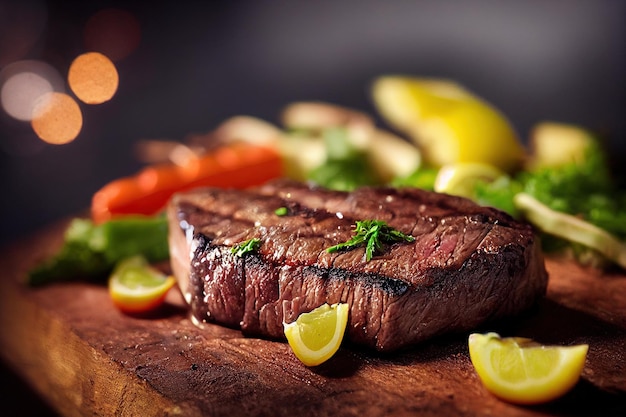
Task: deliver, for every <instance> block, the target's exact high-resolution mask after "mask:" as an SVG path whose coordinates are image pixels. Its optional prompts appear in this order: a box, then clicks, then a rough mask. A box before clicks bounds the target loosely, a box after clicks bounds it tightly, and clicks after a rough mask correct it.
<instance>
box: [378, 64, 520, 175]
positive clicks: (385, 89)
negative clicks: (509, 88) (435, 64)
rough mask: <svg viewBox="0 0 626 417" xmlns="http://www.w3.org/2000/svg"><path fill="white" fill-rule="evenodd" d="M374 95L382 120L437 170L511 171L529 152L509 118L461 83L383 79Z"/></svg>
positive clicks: (395, 78)
mask: <svg viewBox="0 0 626 417" xmlns="http://www.w3.org/2000/svg"><path fill="white" fill-rule="evenodd" d="M372 96H373V101H374V105H375V107H376V108H377V110H378V111H379V113H380V114H381V116H382V117H383V118H384V119H385V120H386V121H387V122H388V123H390V124H391V125H392V126H394V127H395V128H396V129H398V130H400V131H402V132H404V133H405V134H407V135H408V136H410V138H411V139H412V140H413V141H414V142H415V143H416V144H417V145H419V146H420V149H421V150H422V151H423V153H424V158H425V160H426V161H427V162H428V163H430V164H431V165H433V166H435V167H440V166H442V165H446V164H451V163H458V162H479V163H485V164H489V165H493V166H495V167H497V168H499V169H501V170H503V171H505V172H513V171H515V170H516V169H518V168H519V167H520V166H521V164H522V163H523V162H524V159H525V157H526V155H525V149H524V147H523V145H522V144H521V142H520V141H519V139H518V137H517V134H516V133H515V131H514V129H513V127H512V126H511V124H510V123H509V121H508V120H507V119H506V117H504V115H503V114H502V113H501V112H499V111H498V110H497V109H496V108H494V107H493V106H491V105H490V104H489V103H487V102H485V101H484V100H482V99H481V98H479V97H477V96H475V95H474V94H472V93H470V92H469V91H468V90H466V89H464V88H463V87H462V86H460V85H459V84H457V83H454V82H452V81H448V80H440V79H428V78H416V77H402V76H383V77H380V78H378V79H377V80H375V82H374V83H373V86H372Z"/></svg>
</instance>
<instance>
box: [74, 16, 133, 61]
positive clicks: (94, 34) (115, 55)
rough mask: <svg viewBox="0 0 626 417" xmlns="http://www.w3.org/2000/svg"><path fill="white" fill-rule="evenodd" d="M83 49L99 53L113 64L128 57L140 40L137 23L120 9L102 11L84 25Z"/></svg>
mask: <svg viewBox="0 0 626 417" xmlns="http://www.w3.org/2000/svg"><path fill="white" fill-rule="evenodd" d="M84 39H85V47H86V48H87V50H89V51H96V52H101V53H102V54H104V55H106V56H108V57H109V58H110V59H111V60H112V61H113V62H117V61H119V60H121V59H123V58H125V57H127V56H128V55H130V54H131V53H132V52H133V51H134V50H135V49H136V48H137V47H138V46H139V41H140V39H141V29H140V26H139V21H138V20H137V19H136V18H135V16H134V15H133V14H132V13H130V12H128V11H126V10H122V9H116V8H107V9H102V10H100V11H99V12H97V13H96V14H94V15H92V16H91V17H90V18H89V19H88V20H87V23H86V24H85V30H84Z"/></svg>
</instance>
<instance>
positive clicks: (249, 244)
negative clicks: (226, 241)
mask: <svg viewBox="0 0 626 417" xmlns="http://www.w3.org/2000/svg"><path fill="white" fill-rule="evenodd" d="M260 246H261V239H259V238H256V237H255V238H252V239H248V240H246V241H245V242H241V243H240V244H238V245H235V246H233V247H232V248H231V249H230V253H232V254H233V255H235V256H239V257H240V258H241V257H243V256H244V255H245V254H247V253H251V252H256V251H257V250H259V247H260Z"/></svg>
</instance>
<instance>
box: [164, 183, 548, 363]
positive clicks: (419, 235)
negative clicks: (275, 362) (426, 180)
mask: <svg viewBox="0 0 626 417" xmlns="http://www.w3.org/2000/svg"><path fill="white" fill-rule="evenodd" d="M279 207H286V208H287V215H286V216H277V215H276V214H275V213H274V211H275V210H276V209H277V208H279ZM168 216H169V219H170V225H171V233H170V249H171V253H172V268H173V270H174V273H175V275H176V276H177V278H178V280H179V283H180V285H181V290H183V293H184V294H185V296H186V299H187V301H189V303H190V309H191V312H192V314H193V315H194V317H195V318H196V319H197V320H198V321H215V322H218V323H222V324H224V325H228V326H232V327H240V328H241V329H242V331H243V332H244V333H245V334H248V335H260V336H265V337H271V338H283V337H284V336H283V325H282V323H283V321H286V322H290V321H293V320H295V318H296V317H297V316H298V315H299V314H300V313H302V312H306V311H310V310H312V309H313V308H315V307H318V306H319V305H321V304H323V303H325V302H328V303H331V304H332V303H336V302H347V303H349V304H350V318H349V324H348V328H347V338H348V339H349V340H351V341H352V342H355V343H359V344H363V345H367V346H370V347H373V348H375V349H378V350H381V351H390V350H395V349H399V348H402V347H405V346H407V345H411V344H415V343H418V342H420V341H423V340H425V339H427V338H430V337H432V336H435V335H438V334H441V333H445V332H453V331H464V330H469V329H471V328H474V327H476V326H478V325H479V324H481V323H483V322H485V321H487V320H492V319H495V318H500V317H504V316H509V315H512V314H517V313H519V312H520V311H522V310H524V309H526V308H529V307H530V306H531V305H532V304H533V303H534V301H535V300H536V299H537V298H538V297H540V296H542V295H543V294H544V293H545V290H546V284H547V274H546V271H545V268H544V265H543V258H542V255H541V251H540V248H539V244H538V242H537V241H536V240H535V238H534V235H533V231H532V229H531V227H530V226H529V225H527V224H524V223H519V222H516V221H515V220H514V219H513V218H512V217H510V216H508V215H507V214H506V213H503V212H500V211H498V210H495V209H492V208H486V207H480V206H478V205H476V204H474V203H473V202H471V201H469V200H466V199H463V198H458V197H452V196H447V195H443V194H435V193H430V192H426V191H423V190H418V189H387V188H362V189H358V190H356V191H354V192H352V193H344V192H338V191H330V190H325V189H321V188H315V187H313V188H311V187H308V186H306V185H304V184H300V183H295V182H291V181H275V182H271V183H268V184H266V185H264V186H262V187H259V188H256V189H252V190H248V191H241V190H220V189H205V190H195V191H191V192H187V193H182V194H178V195H176V196H175V197H174V198H173V199H172V201H171V203H170V206H169V208H168ZM365 219H376V220H384V221H386V222H387V223H388V224H389V225H390V226H391V227H394V228H396V229H397V230H400V231H401V232H403V233H407V234H411V235H412V236H414V237H415V238H416V239H415V241H414V242H412V243H393V244H390V245H388V246H387V247H386V249H385V251H384V252H383V253H382V254H381V255H377V256H375V257H374V258H373V259H372V260H371V261H369V262H365V259H364V249H363V248H358V249H355V250H350V251H339V252H336V253H328V252H327V251H326V249H327V248H328V247H330V246H333V245H335V244H337V243H340V242H344V241H346V240H348V239H349V238H350V237H351V236H352V232H353V225H354V223H355V221H356V220H365ZM250 238H259V239H260V240H261V242H262V244H261V246H260V248H259V250H258V251H257V252H256V253H252V254H248V255H245V256H244V257H242V258H240V257H236V256H234V255H232V254H231V253H230V248H232V246H233V245H235V244H237V243H241V242H244V241H246V240H247V239H250Z"/></svg>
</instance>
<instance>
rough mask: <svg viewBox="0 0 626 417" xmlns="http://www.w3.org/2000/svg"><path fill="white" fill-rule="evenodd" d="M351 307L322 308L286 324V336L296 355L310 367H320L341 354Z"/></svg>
mask: <svg viewBox="0 0 626 417" xmlns="http://www.w3.org/2000/svg"><path fill="white" fill-rule="evenodd" d="M348 312H349V306H348V304H344V303H339V304H333V305H328V304H323V305H321V306H320V307H318V308H316V309H315V310H313V311H311V312H309V313H302V314H300V315H299V316H298V319H297V320H296V321H294V322H292V323H284V324H283V326H284V331H285V336H286V337H287V342H288V343H289V346H291V349H292V350H293V353H294V354H295V355H296V357H297V358H298V359H300V361H301V362H302V363H304V364H305V365H307V366H317V365H320V364H322V363H324V362H326V361H327V360H328V359H330V358H331V357H332V356H333V355H334V354H335V353H336V352H337V350H339V346H340V345H341V341H342V340H343V335H344V333H345V330H346V325H347V323H348Z"/></svg>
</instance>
